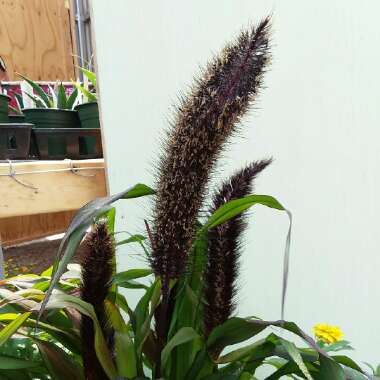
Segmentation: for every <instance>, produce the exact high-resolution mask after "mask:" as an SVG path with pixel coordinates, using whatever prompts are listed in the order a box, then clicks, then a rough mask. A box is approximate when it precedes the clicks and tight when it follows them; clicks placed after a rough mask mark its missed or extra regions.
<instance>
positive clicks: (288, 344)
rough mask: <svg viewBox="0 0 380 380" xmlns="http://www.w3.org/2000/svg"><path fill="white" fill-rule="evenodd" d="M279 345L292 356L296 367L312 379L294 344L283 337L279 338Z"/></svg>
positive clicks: (309, 379) (307, 377)
mask: <svg viewBox="0 0 380 380" xmlns="http://www.w3.org/2000/svg"><path fill="white" fill-rule="evenodd" d="M281 345H282V346H283V347H284V348H285V350H286V351H287V352H288V354H289V356H290V357H291V358H292V360H293V361H294V362H295V363H296V364H297V366H298V368H299V369H300V370H301V372H302V373H303V374H304V375H305V377H306V379H308V380H313V378H312V377H311V375H310V373H309V371H308V370H307V368H306V366H305V363H304V362H303V360H302V357H301V354H300V352H299V351H298V349H297V347H296V346H295V344H294V343H292V342H289V341H287V340H285V339H281Z"/></svg>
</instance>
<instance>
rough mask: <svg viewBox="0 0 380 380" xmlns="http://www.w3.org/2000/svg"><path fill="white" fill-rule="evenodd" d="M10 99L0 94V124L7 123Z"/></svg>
mask: <svg viewBox="0 0 380 380" xmlns="http://www.w3.org/2000/svg"><path fill="white" fill-rule="evenodd" d="M10 100H11V98H10V97H9V96H8V95H3V94H0V123H9V119H8V111H9V110H8V106H9V101H10Z"/></svg>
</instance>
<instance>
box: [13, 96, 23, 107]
mask: <svg viewBox="0 0 380 380" xmlns="http://www.w3.org/2000/svg"><path fill="white" fill-rule="evenodd" d="M14 97H15V99H16V102H17V106H18V108H19V110H22V109H23V108H24V99H23V98H22V95H21V94H18V93H17V92H15V93H14Z"/></svg>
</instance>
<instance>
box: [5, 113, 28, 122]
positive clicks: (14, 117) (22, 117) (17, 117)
mask: <svg viewBox="0 0 380 380" xmlns="http://www.w3.org/2000/svg"><path fill="white" fill-rule="evenodd" d="M8 118H9V122H10V123H12V124H22V123H25V121H26V117H25V115H9V116H8Z"/></svg>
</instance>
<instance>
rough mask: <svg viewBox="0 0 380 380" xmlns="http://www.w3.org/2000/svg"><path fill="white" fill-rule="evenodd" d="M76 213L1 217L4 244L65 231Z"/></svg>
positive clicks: (1, 232)
mask: <svg viewBox="0 0 380 380" xmlns="http://www.w3.org/2000/svg"><path fill="white" fill-rule="evenodd" d="M74 214H75V211H64V212H56V213H50V214H39V215H26V216H18V217H13V218H4V219H0V234H1V241H2V244H3V246H4V247H8V246H12V245H16V244H20V243H23V242H27V241H31V240H36V239H40V238H43V237H46V236H50V235H54V234H58V233H61V232H64V231H65V230H66V229H67V227H68V225H69V224H70V222H71V219H72V218H73V216H74Z"/></svg>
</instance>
